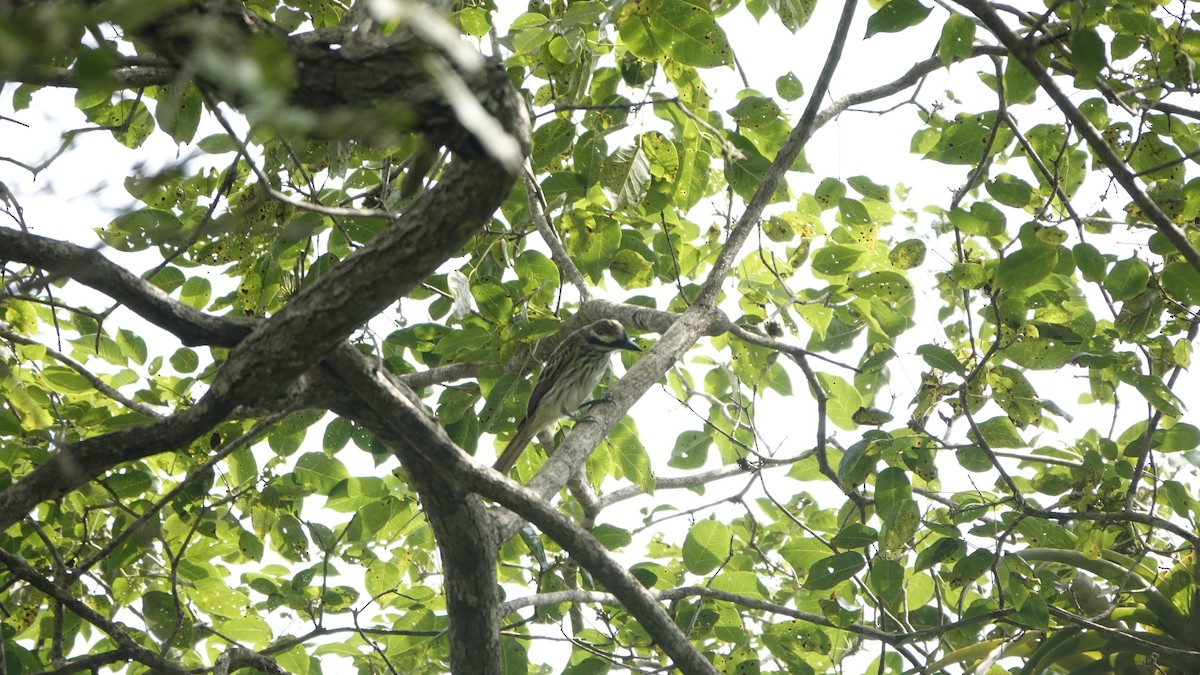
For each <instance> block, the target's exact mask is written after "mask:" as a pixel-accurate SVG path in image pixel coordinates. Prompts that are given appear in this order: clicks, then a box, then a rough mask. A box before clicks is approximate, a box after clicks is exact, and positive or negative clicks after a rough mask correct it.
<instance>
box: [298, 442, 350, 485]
mask: <svg viewBox="0 0 1200 675" xmlns="http://www.w3.org/2000/svg"><path fill="white" fill-rule="evenodd" d="M349 475H350V472H349V471H347V470H346V466H345V465H344V464H342V463H341V462H340V461H338V460H336V459H334V458H333V457H330V456H328V455H326V454H324V453H320V452H308V453H305V454H303V455H301V456H300V458H299V459H297V460H296V471H295V476H296V480H297V481H299V482H300V483H301V484H302V485H304V486H306V487H307V488H308V489H310V490H312V491H314V492H316V493H318V494H329V491H330V490H332V489H333V486H334V485H336V484H337V483H339V482H341V481H342V480H343V479H345V478H347V477H349Z"/></svg>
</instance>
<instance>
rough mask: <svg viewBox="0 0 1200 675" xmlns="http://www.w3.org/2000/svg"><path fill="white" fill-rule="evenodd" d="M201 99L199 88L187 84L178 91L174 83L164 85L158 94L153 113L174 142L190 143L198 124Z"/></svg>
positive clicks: (159, 124)
mask: <svg viewBox="0 0 1200 675" xmlns="http://www.w3.org/2000/svg"><path fill="white" fill-rule="evenodd" d="M202 104H203V99H202V98H201V96H200V90H199V89H197V88H196V87H195V86H193V85H187V86H185V87H184V88H183V91H180V90H179V88H178V87H176V86H174V85H168V86H164V87H163V88H162V89H161V90H160V93H159V96H158V105H157V106H155V108H154V115H155V117H156V118H157V119H158V126H160V127H162V130H163V131H165V132H167V133H168V134H170V135H171V138H173V139H175V142H176V143H179V144H184V143H190V142H191V141H192V139H193V138H195V136H196V129H198V128H199V126H200V108H201V106H202Z"/></svg>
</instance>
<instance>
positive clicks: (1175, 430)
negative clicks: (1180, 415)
mask: <svg viewBox="0 0 1200 675" xmlns="http://www.w3.org/2000/svg"><path fill="white" fill-rule="evenodd" d="M1151 447H1153V448H1154V449H1155V450H1158V451H1159V452H1181V451H1186V450H1195V449H1196V448H1198V447H1200V429H1198V428H1196V427H1195V426H1193V425H1191V424H1186V423H1179V424H1176V425H1175V426H1172V427H1169V428H1167V429H1157V430H1155V432H1154V436H1153V441H1152V444H1151Z"/></svg>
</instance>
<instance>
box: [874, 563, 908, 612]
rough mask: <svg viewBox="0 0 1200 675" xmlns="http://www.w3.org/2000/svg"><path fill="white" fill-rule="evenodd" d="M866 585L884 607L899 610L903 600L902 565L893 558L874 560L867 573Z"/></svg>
mask: <svg viewBox="0 0 1200 675" xmlns="http://www.w3.org/2000/svg"><path fill="white" fill-rule="evenodd" d="M867 586H868V587H869V588H870V589H871V590H872V591H874V592H875V595H876V596H877V597H878V598H879V599H880V600H881V601H883V605H884V606H885V607H887V608H888V609H891V610H893V611H898V610H900V609H901V605H902V603H903V600H904V566H903V565H901V564H900V563H899V562H897V561H895V560H887V559H881V560H876V561H875V562H874V563H873V564H872V566H871V571H870V572H868V573H867Z"/></svg>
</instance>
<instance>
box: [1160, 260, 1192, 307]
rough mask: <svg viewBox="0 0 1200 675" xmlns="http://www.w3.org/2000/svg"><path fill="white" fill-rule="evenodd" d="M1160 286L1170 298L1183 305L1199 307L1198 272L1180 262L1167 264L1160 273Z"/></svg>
mask: <svg viewBox="0 0 1200 675" xmlns="http://www.w3.org/2000/svg"><path fill="white" fill-rule="evenodd" d="M1162 286H1163V290H1165V291H1166V292H1167V294H1168V295H1170V296H1171V297H1172V298H1175V299H1176V300H1178V301H1179V302H1181V303H1183V304H1185V305H1200V272H1197V271H1196V268H1195V267H1192V266H1191V265H1190V264H1188V263H1186V262H1183V261H1181V260H1176V261H1173V262H1169V263H1167V266H1166V267H1164V268H1163V271H1162Z"/></svg>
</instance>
